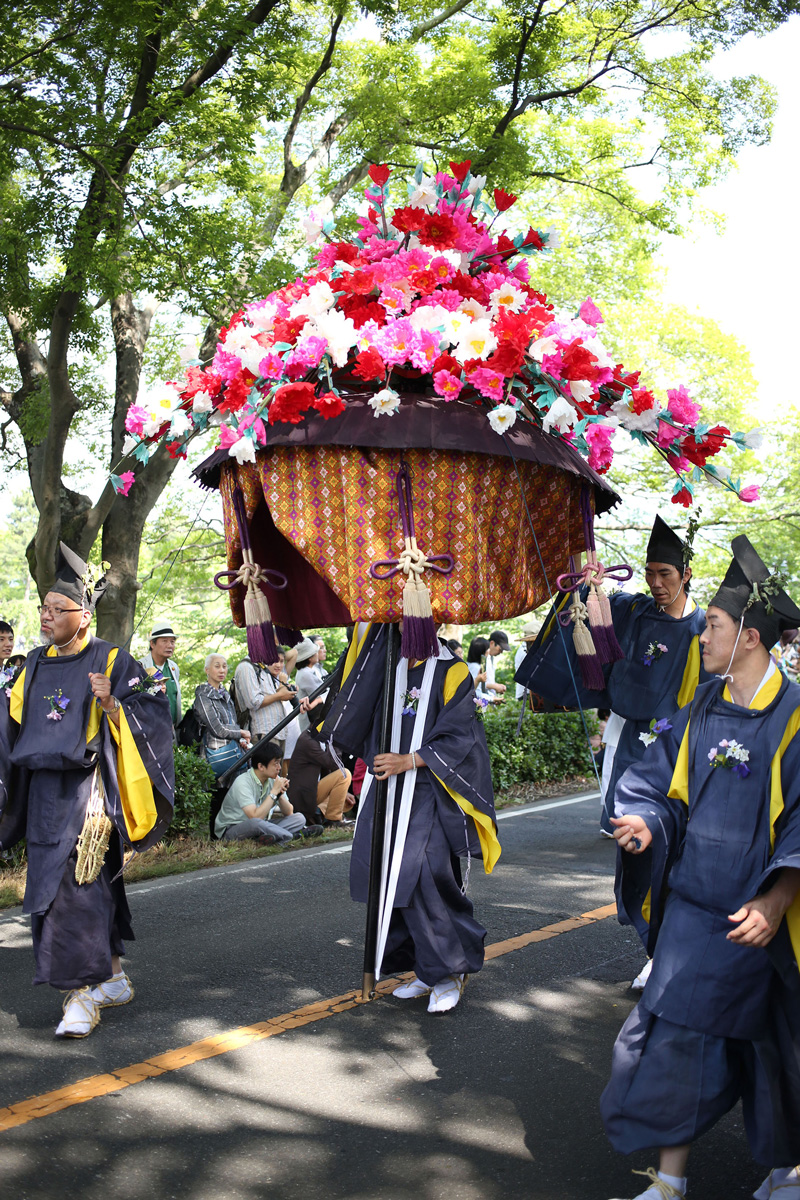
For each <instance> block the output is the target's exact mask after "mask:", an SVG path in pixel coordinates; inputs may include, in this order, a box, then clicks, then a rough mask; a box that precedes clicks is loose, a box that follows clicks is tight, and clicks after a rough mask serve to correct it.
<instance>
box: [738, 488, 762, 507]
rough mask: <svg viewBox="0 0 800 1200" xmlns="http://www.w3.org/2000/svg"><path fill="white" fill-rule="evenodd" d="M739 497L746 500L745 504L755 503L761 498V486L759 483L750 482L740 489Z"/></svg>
mask: <svg viewBox="0 0 800 1200" xmlns="http://www.w3.org/2000/svg"><path fill="white" fill-rule="evenodd" d="M739 499H740V500H744V502H745V504H753V503H755V501H756V500H760V499H761V488H760V487H759V485H758V484H757V483H750V484H748V485H747V487H743V488H740V489H739Z"/></svg>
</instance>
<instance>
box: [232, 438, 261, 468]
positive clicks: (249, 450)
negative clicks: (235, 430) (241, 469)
mask: <svg viewBox="0 0 800 1200" xmlns="http://www.w3.org/2000/svg"><path fill="white" fill-rule="evenodd" d="M228 455H229V456H230V457H231V458H235V459H236V461H237V462H238V463H239V465H240V466H241V465H242V463H246V462H255V461H256V447H255V442H254V441H253V440H252V438H249V437H240V438H239V440H238V442H234V443H233V445H232V446H231V448H230V450H229V451H228Z"/></svg>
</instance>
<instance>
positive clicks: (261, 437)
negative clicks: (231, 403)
mask: <svg viewBox="0 0 800 1200" xmlns="http://www.w3.org/2000/svg"><path fill="white" fill-rule="evenodd" d="M251 426H252V428H253V429H254V430H255V434H256V440H257V441H258V443H259V445H261V446H265V445H266V444H267V430H266V427H265V425H264V422H263V421H262V420H261V417H257V416H256V414H255V413H250V416H249V417H245V418H244V420H243V421H240V422H239V429H238V433H239V434H240V435H241V434H243V433H244V431H245V429H250V428H251Z"/></svg>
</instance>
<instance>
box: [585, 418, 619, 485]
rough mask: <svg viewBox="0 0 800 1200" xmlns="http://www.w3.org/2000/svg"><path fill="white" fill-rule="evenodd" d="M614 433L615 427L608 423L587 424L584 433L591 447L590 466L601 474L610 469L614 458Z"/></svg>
mask: <svg viewBox="0 0 800 1200" xmlns="http://www.w3.org/2000/svg"><path fill="white" fill-rule="evenodd" d="M613 434H614V431H613V429H609V428H608V426H606V425H587V426H586V430H585V432H584V435H583V436H584V437H585V438H586V445H587V446H588V447H589V466H590V467H591V468H592V469H593V470H594V471H597V472H599V474H601V475H602V474H603V472H604V471H607V470H608V468H609V467H610V466H611V462H612V459H613V458H614V450H613V447H612V445H611V439H612V437H613Z"/></svg>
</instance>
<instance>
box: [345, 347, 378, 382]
mask: <svg viewBox="0 0 800 1200" xmlns="http://www.w3.org/2000/svg"><path fill="white" fill-rule="evenodd" d="M353 374H354V375H355V377H356V379H363V380H364V382H365V383H368V382H369V381H370V380H372V379H385V378H386V363H385V362H384V361H383V359H382V358H381V356H380V354H379V353H378V351H377V350H376V349H375V347H374V346H369V347H367V349H366V350H362V351H361V353H360V354H359V355H358V358H357V359H356V365H355V367H354V368H353Z"/></svg>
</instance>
